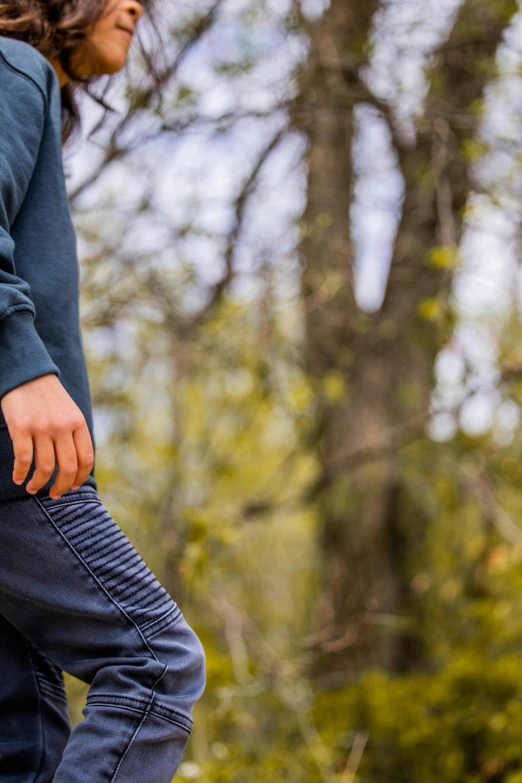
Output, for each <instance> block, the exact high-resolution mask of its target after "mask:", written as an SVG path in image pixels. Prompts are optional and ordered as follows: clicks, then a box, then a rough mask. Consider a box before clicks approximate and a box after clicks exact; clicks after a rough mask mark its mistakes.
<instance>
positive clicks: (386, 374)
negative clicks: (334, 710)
mask: <svg viewBox="0 0 522 783" xmlns="http://www.w3.org/2000/svg"><path fill="white" fill-rule="evenodd" d="M377 5H378V4H377V2H364V3H363V2H361V3H350V4H349V5H347V4H346V3H345V2H343V1H342V0H332V2H331V4H330V7H329V9H328V10H327V11H326V13H325V15H324V16H323V17H321V18H320V19H319V20H317V21H316V22H311V21H310V20H308V19H306V18H305V17H304V16H303V15H302V14H301V22H302V24H303V26H304V27H305V29H306V30H307V31H308V33H309V36H310V40H311V42H312V47H311V52H310V56H309V59H308V62H307V64H306V67H305V68H304V69H303V71H302V74H301V79H300V91H299V95H298V96H297V98H296V100H295V105H294V122H295V125H296V127H298V128H300V129H302V130H304V131H305V132H306V133H307V135H308V138H309V147H308V154H307V160H308V164H309V180H308V199H307V205H306V210H305V212H304V236H303V240H302V243H301V247H300V251H301V256H302V259H303V273H302V296H303V303H304V307H305V318H306V334H307V347H306V367H307V370H308V372H309V373H310V374H311V376H312V377H313V378H314V379H315V380H316V388H317V390H318V394H319V399H320V403H319V415H318V420H317V429H316V433H315V436H314V437H315V441H316V443H317V449H318V455H319V458H320V461H321V465H322V471H321V477H320V479H319V480H318V482H317V483H316V485H315V487H314V488H313V490H312V493H311V495H310V497H312V498H315V500H316V501H317V503H318V508H319V513H320V518H321V531H320V548H321V551H322V556H323V569H324V587H325V589H324V594H323V596H322V598H321V600H320V602H319V605H318V610H317V623H318V629H317V636H316V652H317V658H316V662H315V666H314V673H315V675H316V676H320V675H324V682H325V683H326V682H330V683H335V682H342V681H343V679H344V677H345V674H346V673H347V672H351V673H353V671H354V670H357V669H363V668H365V667H367V666H368V665H371V664H374V665H379V666H383V667H385V668H386V669H388V670H390V671H404V670H407V669H410V668H411V667H412V666H413V667H415V666H423V664H424V652H423V643H422V638H421V636H420V634H419V627H418V625H417V623H415V620H414V618H415V615H416V614H418V613H419V612H420V611H421V610H420V607H419V606H418V604H417V602H416V600H415V597H414V593H413V591H412V589H411V579H412V572H411V564H412V562H413V558H414V555H415V552H416V551H417V550H418V548H419V546H420V544H421V542H422V537H423V532H424V528H425V523H424V521H423V512H422V509H421V508H420V507H419V506H418V505H417V504H416V503H415V501H414V500H413V498H411V497H409V495H408V488H407V484H406V483H405V481H404V480H403V465H402V460H403V457H402V452H401V445H402V444H403V443H404V442H405V440H406V439H408V438H410V439H411V438H412V437H418V438H422V437H423V430H424V425H425V423H426V421H427V418H428V413H429V403H430V395H431V392H432V388H433V384H434V361H435V358H436V356H437V354H438V351H439V350H440V348H441V347H442V346H443V345H444V343H445V342H446V341H447V340H448V338H449V337H450V335H451V329H452V325H453V324H452V317H451V311H450V310H449V308H448V307H447V296H448V293H449V290H450V285H451V281H452V274H453V270H454V268H455V266H456V263H457V260H458V253H457V249H458V245H459V240H460V237H461V233H462V226H463V217H464V209H465V206H466V202H467V198H468V196H469V194H470V187H471V184H470V155H469V148H470V142H471V141H472V140H473V138H474V135H475V133H476V129H477V125H478V121H479V119H480V100H481V98H482V95H483V92H484V88H485V86H486V85H487V84H488V82H489V81H490V80H491V78H492V77H493V75H494V71H495V52H496V49H497V47H498V45H499V43H500V41H501V38H502V34H503V31H504V30H505V28H506V26H507V25H508V23H509V21H510V19H511V18H512V16H513V15H514V13H515V12H516V10H517V4H516V2H514V0H465V2H464V3H463V4H462V5H461V7H460V10H459V13H458V15H457V17H456V20H455V23H454V26H453V29H452V32H451V35H450V36H449V39H448V40H447V41H445V42H444V43H443V44H442V45H441V46H440V47H439V49H438V50H437V52H436V53H435V57H434V58H433V61H432V63H431V70H430V75H429V92H428V95H427V97H426V100H425V104H424V111H423V113H422V115H421V116H420V117H418V118H417V121H416V127H415V132H416V133H415V141H414V143H413V144H412V143H411V142H410V140H408V139H407V138H405V137H404V136H403V135H402V134H401V131H400V127H399V126H398V124H397V123H396V121H395V119H394V116H393V109H392V107H391V106H390V105H388V104H387V103H386V102H384V101H382V100H381V99H379V98H378V97H377V96H376V95H374V94H373V93H372V90H371V88H370V87H369V86H368V84H367V82H366V81H365V80H364V66H365V65H366V64H367V62H368V52H369V46H368V42H369V40H370V33H371V22H372V18H373V15H374V13H375V11H376V9H377ZM361 103H367V104H371V105H373V106H374V107H375V108H376V109H377V110H378V111H379V112H380V113H381V115H382V116H383V117H384V118H385V120H386V121H387V123H388V126H389V130H390V133H391V138H392V141H393V145H394V148H395V151H396V155H397V159H398V163H399V166H400V170H401V173H402V177H403V180H404V186H405V197H404V203H403V207H402V218H401V221H400V225H399V229H398V234H397V237H396V242H395V249H394V253H393V258H392V263H391V269H390V274H389V279H388V284H387V289H386V295H385V298H384V302H383V304H382V306H381V308H380V309H379V311H378V312H375V313H368V312H363V311H362V310H361V309H360V308H359V307H358V305H357V302H356V300H355V296H354V286H353V264H354V250H353V245H352V242H351V237H350V225H349V219H348V214H349V207H350V203H351V198H352V196H353V189H354V185H353V177H354V174H353V165H352V160H351V151H352V147H353V140H354V132H355V130H354V129H355V119H354V115H355V109H356V107H357V106H358V104H361Z"/></svg>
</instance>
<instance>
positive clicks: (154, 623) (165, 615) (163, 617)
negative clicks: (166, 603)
mask: <svg viewBox="0 0 522 783" xmlns="http://www.w3.org/2000/svg"><path fill="white" fill-rule="evenodd" d="M176 609H177V610H178V614H176V616H175V617H173V618H172V620H176V619H178V617H179V616H180V615H181V609H180V608H179V606H178V605H177V604H175V605H174V606H172V607H171V608H170V609H169V610H168V612H165V614H163V615H162V616H161V617H156V619H155V620H151V622H150V623H147V624H146V625H143V626H142V627H141V630H142V631H143V632H145V631H148V630H149V628H152V626H153V625H156V624H157V623H160V622H161V621H162V620H166V619H167V617H168V616H169V614H172V613H173V612H175V611H176ZM169 625H170V623H169ZM147 638H148V639H150V638H151V637H150V636H149V637H147Z"/></svg>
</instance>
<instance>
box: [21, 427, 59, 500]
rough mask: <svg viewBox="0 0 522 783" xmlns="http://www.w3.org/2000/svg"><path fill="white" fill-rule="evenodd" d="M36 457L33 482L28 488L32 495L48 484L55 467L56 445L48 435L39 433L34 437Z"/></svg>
mask: <svg viewBox="0 0 522 783" xmlns="http://www.w3.org/2000/svg"><path fill="white" fill-rule="evenodd" d="M33 442H34V457H35V464H36V467H35V469H34V473H33V475H32V476H31V480H30V481H29V483H28V484H27V486H26V489H27V491H28V492H30V493H31V494H32V495H33V494H34V493H35V492H37V491H38V490H39V489H41V487H43V485H44V484H47V482H48V481H49V479H50V478H51V476H52V474H53V470H54V467H55V455H54V443H53V439H52V438H51V436H50V435H48V434H47V433H38V434H37V435H34V436H33Z"/></svg>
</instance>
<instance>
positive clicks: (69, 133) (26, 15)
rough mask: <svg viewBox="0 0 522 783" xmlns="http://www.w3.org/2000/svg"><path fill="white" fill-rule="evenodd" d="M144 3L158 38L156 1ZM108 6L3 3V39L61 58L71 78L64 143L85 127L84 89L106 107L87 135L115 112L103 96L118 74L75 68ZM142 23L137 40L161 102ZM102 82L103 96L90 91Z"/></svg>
mask: <svg viewBox="0 0 522 783" xmlns="http://www.w3.org/2000/svg"><path fill="white" fill-rule="evenodd" d="M140 2H141V5H142V6H143V10H144V15H143V19H144V18H145V17H147V19H148V22H149V23H150V25H151V27H152V29H153V30H154V32H155V33H156V34H157V33H158V28H157V25H156V12H155V7H154V0H140ZM110 3H111V0H2V1H0V35H3V36H5V37H7V38H17V39H18V40H22V41H26V42H27V43H29V44H31V45H32V46H34V47H35V49H38V51H39V52H41V53H42V54H43V55H44V56H45V57H48V58H53V59H54V58H56V59H58V60H59V61H60V63H61V65H62V68H63V70H64V71H65V73H66V74H67V75H68V76H69V77H70V79H71V81H70V82H68V83H67V84H65V85H64V86H63V87H62V88H61V97H62V144H65V143H66V142H67V141H68V140H69V139H72V137H75V136H76V135H77V134H79V132H80V129H81V116H80V111H79V108H78V102H77V93H78V91H79V90H83V91H84V92H85V93H86V94H87V95H89V97H90V98H92V99H93V100H94V101H96V103H98V104H100V106H102V107H103V108H104V109H105V112H104V114H103V116H102V118H101V120H100V121H99V122H98V123H97V124H96V127H95V128H93V129H92V131H91V133H90V134H89V137H90V136H91V135H92V134H93V133H94V132H95V131H96V130H98V129H99V128H100V127H101V126H102V125H103V123H104V121H105V118H106V117H107V114H108V112H113V111H115V109H113V107H112V106H110V105H109V104H107V103H106V101H105V94H106V92H107V90H108V89H109V87H110V84H111V81H112V78H113V77H114V76H115V75H116V74H99V75H95V76H81V75H80V74H79V73H77V72H76V71H75V70H74V68H73V65H72V59H73V56H74V53H75V51H76V50H77V48H78V47H81V45H82V44H83V43H84V41H85V40H86V37H87V28H89V27H90V26H91V25H94V24H95V23H96V22H97V21H98V19H99V18H100V17H101V16H102V15H103V13H104V12H105V10H106V9H107V8H108V7H109V5H110ZM143 19H142V20H140V22H139V23H138V27H137V29H136V34H135V36H136V37H137V39H138V41H139V44H140V50H141V54H142V56H143V59H144V61H145V63H146V64H147V68H148V74H149V76H150V77H152V82H153V85H154V86H153V89H152V95H153V96H155V97H159V98H160V100H161V96H160V95H159V81H160V80H159V77H158V75H157V72H156V66H155V63H154V57H153V55H152V54H150V53H148V52H147V51H146V49H145V47H144V46H143V42H142V40H141V38H140V37H139V33H140V26H141V24H142V22H143ZM158 38H159V36H158ZM100 79H104V80H105V85H104V88H103V90H102V92H101V94H96V93H94V92H93V91H92V90H91V85H92V84H93V83H94V82H98V81H99V80H100ZM151 97H152V96H151Z"/></svg>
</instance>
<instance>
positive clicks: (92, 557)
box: [36, 490, 181, 637]
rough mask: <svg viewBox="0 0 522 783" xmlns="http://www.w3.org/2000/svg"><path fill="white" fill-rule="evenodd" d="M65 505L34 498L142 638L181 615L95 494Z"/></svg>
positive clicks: (75, 499) (63, 501)
mask: <svg viewBox="0 0 522 783" xmlns="http://www.w3.org/2000/svg"><path fill="white" fill-rule="evenodd" d="M78 492H79V490H76V491H75V492H74V493H73V494H74V495H75V498H74V500H73V499H72V496H71V499H70V500H67V501H66V497H67V493H65V494H64V495H62V497H61V498H58V500H53V499H52V498H48V497H44V498H36V501H37V502H38V503H40V505H41V506H42V508H43V509H44V511H45V513H46V514H47V516H48V517H49V519H50V520H51V522H52V523H53V525H54V526H55V527H56V528H57V529H58V531H59V532H60V534H61V535H62V537H63V538H64V539H65V540H66V541H67V543H68V545H69V546H70V547H71V549H72V550H73V551H74V552H75V554H76V556H77V557H78V558H79V559H80V560H81V561H82V563H83V564H84V566H85V567H86V568H87V569H88V570H89V571H90V573H91V574H92V575H93V576H94V578H95V579H96V581H97V582H98V583H99V584H100V586H101V587H102V588H103V589H104V591H105V592H106V594H108V595H109V597H110V598H111V599H112V600H113V602H114V603H116V604H117V605H118V607H119V608H120V609H121V610H123V611H124V612H125V614H126V615H127V616H128V617H129V618H130V619H131V620H132V622H133V623H134V624H135V625H136V626H137V627H138V628H139V629H140V631H141V632H142V634H143V635H144V636H145V637H147V636H148V635H149V634H150V635H153V634H155V633H156V632H157V631H158V630H159V629H160V628H161V627H162V625H163V623H164V622H167V621H169V622H172V620H173V619H174V617H176V616H177V614H181V611H180V609H179V607H178V606H177V604H176V603H175V602H174V601H173V599H172V598H171V596H170V595H169V593H168V592H167V591H166V590H165V588H164V587H163V585H161V584H160V582H159V580H158V579H157V578H156V576H155V575H154V574H153V573H152V571H151V570H150V568H149V567H148V565H147V564H146V563H145V561H144V560H143V559H142V557H141V556H140V555H139V554H138V552H137V551H136V550H135V549H134V547H133V546H132V544H131V542H130V541H129V539H128V538H127V536H126V535H125V533H124V532H123V530H122V529H121V528H120V527H119V525H118V524H117V523H116V522H115V520H114V519H113V518H112V517H111V515H110V514H109V512H108V510H107V509H106V507H105V505H104V504H103V502H102V501H101V499H100V498H99V496H98V494H97V493H96V492H90V491H89V492H87V491H86V490H84V497H82V498H77V497H76V496H77V494H78Z"/></svg>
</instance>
